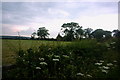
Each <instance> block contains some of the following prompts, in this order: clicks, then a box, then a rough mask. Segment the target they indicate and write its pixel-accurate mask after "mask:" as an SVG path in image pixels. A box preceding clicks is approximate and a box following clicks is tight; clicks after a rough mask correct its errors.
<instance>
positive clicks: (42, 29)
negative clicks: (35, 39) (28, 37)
mask: <svg viewBox="0 0 120 80" xmlns="http://www.w3.org/2000/svg"><path fill="white" fill-rule="evenodd" d="M37 35H38V36H39V39H45V38H46V37H47V36H48V35H49V33H48V30H47V29H46V28H45V27H40V28H39V29H38V30H37Z"/></svg>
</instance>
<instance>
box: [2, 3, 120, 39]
mask: <svg viewBox="0 0 120 80" xmlns="http://www.w3.org/2000/svg"><path fill="white" fill-rule="evenodd" d="M70 22H76V23H78V24H79V25H80V26H83V29H85V28H92V29H93V30H95V29H103V30H109V31H113V30H114V29H118V2H2V35H18V32H19V33H20V35H21V36H29V37H30V36H31V34H32V33H33V32H34V31H37V30H38V28H39V27H45V28H46V29H48V30H49V33H50V35H49V37H50V38H55V37H56V36H57V35H58V33H60V32H61V31H60V29H61V26H62V24H64V23H70Z"/></svg>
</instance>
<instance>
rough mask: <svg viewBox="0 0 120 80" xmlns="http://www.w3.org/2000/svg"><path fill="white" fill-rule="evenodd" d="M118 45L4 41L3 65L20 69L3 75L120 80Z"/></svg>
mask: <svg viewBox="0 0 120 80" xmlns="http://www.w3.org/2000/svg"><path fill="white" fill-rule="evenodd" d="M116 45H118V44H117V42H115V41H114V40H113V41H112V40H110V41H105V42H97V41H96V40H81V41H73V42H63V41H41V40H6V39H5V40H2V63H3V66H4V65H11V64H16V65H17V67H16V68H15V69H12V70H9V71H6V72H4V73H3V74H8V75H7V76H6V75H4V77H7V78H8V77H9V78H10V77H13V76H14V75H16V76H14V77H15V78H16V79H20V78H21V77H24V78H27V79H33V78H34V79H35V78H37V79H38V78H39V77H41V78H40V79H44V78H47V79H56V80H59V78H60V77H61V79H62V78H63V79H66V80H67V79H68V78H69V77H71V79H75V78H78V79H81V78H118V77H119V75H118V73H119V68H118V62H119V52H118V51H117V46H116ZM36 70H37V72H36ZM39 70H40V71H39ZM29 73H31V74H29Z"/></svg>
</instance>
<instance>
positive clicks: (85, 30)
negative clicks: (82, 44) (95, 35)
mask: <svg viewBox="0 0 120 80" xmlns="http://www.w3.org/2000/svg"><path fill="white" fill-rule="evenodd" d="M92 31H93V29H92V28H87V29H84V35H85V38H91V33H92Z"/></svg>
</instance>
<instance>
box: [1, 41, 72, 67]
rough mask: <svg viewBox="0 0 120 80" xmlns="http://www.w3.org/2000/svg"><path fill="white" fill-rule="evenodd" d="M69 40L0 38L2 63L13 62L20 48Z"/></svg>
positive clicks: (63, 43) (24, 48) (55, 43)
mask: <svg viewBox="0 0 120 80" xmlns="http://www.w3.org/2000/svg"><path fill="white" fill-rule="evenodd" d="M67 43H70V42H56V41H40V40H9V39H3V40H2V61H3V62H2V65H3V66H4V65H10V64H13V63H15V58H16V56H17V55H16V54H17V52H18V51H19V49H20V48H21V49H22V50H27V49H29V48H38V47H39V46H40V45H43V44H49V45H50V44H51V45H53V44H54V45H57V44H62V45H65V44H67Z"/></svg>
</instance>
